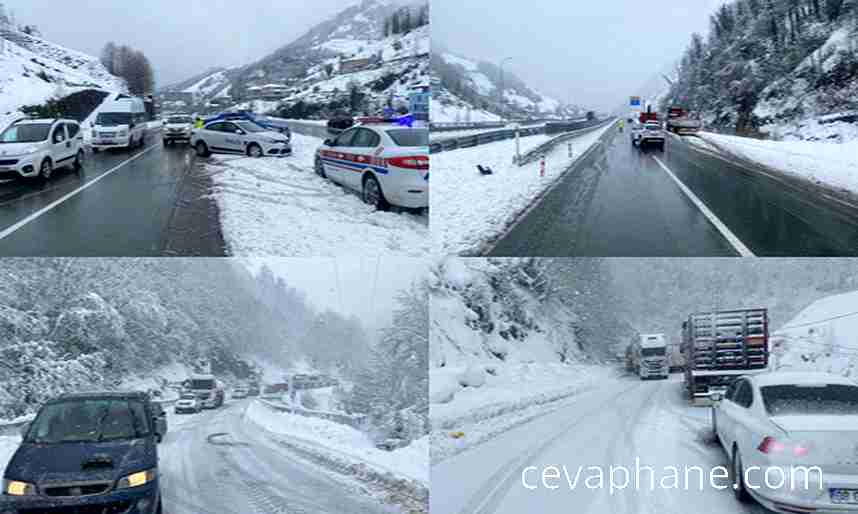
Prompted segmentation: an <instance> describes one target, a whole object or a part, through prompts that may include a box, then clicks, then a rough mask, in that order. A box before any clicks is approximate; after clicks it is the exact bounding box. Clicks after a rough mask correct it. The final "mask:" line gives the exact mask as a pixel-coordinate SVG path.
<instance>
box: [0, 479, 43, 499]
mask: <svg viewBox="0 0 858 514" xmlns="http://www.w3.org/2000/svg"><path fill="white" fill-rule="evenodd" d="M3 494H7V495H9V496H34V495H35V494H36V486H35V485H33V484H31V483H29V482H21V481H20V480H6V479H5V478H4V479H3Z"/></svg>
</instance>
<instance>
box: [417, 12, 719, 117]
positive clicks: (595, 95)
mask: <svg viewBox="0 0 858 514" xmlns="http://www.w3.org/2000/svg"><path fill="white" fill-rule="evenodd" d="M721 3H724V0H648V1H646V2H642V1H640V0H597V1H582V0H574V1H569V0H539V1H538V2H498V1H497V0H467V1H466V2H463V1H462V0H432V42H433V47H437V45H438V44H441V45H443V46H445V47H446V48H448V49H449V50H450V51H452V52H454V53H455V52H459V53H462V54H465V55H467V56H470V57H474V58H479V59H481V60H486V61H490V62H494V63H497V62H498V61H500V60H501V59H503V58H505V57H512V61H510V62H509V63H507V64H506V65H505V66H504V69H508V70H512V71H513V72H515V74H516V75H518V76H519V77H520V78H521V79H523V80H524V81H525V83H527V84H528V85H529V86H531V87H535V88H537V89H540V90H541V91H543V92H544V93H546V94H549V95H551V96H554V97H555V98H557V99H558V100H562V101H564V102H573V103H576V104H584V105H586V106H591V107H595V108H598V109H607V110H613V109H614V108H616V107H618V106H619V105H622V104H624V103H625V102H626V101H627V100H628V99H627V98H626V97H628V96H630V95H631V94H634V92H635V89H637V88H639V87H640V86H642V85H643V84H644V83H646V82H647V81H649V79H651V78H652V77H653V75H654V74H656V73H660V72H661V71H663V70H664V69H668V68H669V66H670V65H671V64H672V63H673V62H675V61H676V60H677V59H678V58H679V57H680V56H681V53H682V51H683V50H684V49H685V47H686V45H687V44H688V42H689V40H690V38H691V34H692V33H693V32H700V33H707V32H708V28H709V21H708V20H709V14H711V13H712V12H713V11H714V10H715V8H716V7H717V6H718V5H720V4H721Z"/></svg>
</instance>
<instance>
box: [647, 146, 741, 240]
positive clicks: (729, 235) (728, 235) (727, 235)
mask: <svg viewBox="0 0 858 514" xmlns="http://www.w3.org/2000/svg"><path fill="white" fill-rule="evenodd" d="M652 158H653V159H655V162H657V163H658V165H659V166H661V169H663V170H664V171H665V172H666V173H667V174H668V176H669V177H670V178H671V179H673V181H674V182H676V185H677V186H679V189H680V190H681V191H682V192H683V193H685V196H687V197H688V199H689V200H691V203H693V204H694V205H695V206H696V207H697V208H698V209H699V210H700V212H702V213H703V215H704V216H706V219H708V220H709V222H710V223H712V224H713V225H715V228H717V229H718V232H721V235H722V236H724V239H726V240H727V242H728V243H730V245H732V246H733V249H734V250H736V252H738V253H739V255H741V256H742V257H756V256H755V255H754V252H752V251H751V250H750V249H749V248H748V247H747V246H746V245H745V243H743V242H742V241H741V240H740V239H739V238H738V237H737V236H736V234H734V233H733V232H732V231H731V230H730V229H729V228H728V227H727V225H725V224H724V222H722V221H721V220H719V219H718V217H717V216H715V214H714V213H713V212H712V211H711V210H709V207H706V204H705V203H703V201H702V200H701V199H700V198H697V195H695V194H694V193H693V192H692V191H691V190H690V189H688V187H686V186H685V184H683V183H682V181H681V180H679V178H677V176H676V175H674V174H673V172H672V171H670V168H668V167H667V166H665V164H664V163H663V162H661V159H659V158H658V157H656V156H655V155H653V156H652Z"/></svg>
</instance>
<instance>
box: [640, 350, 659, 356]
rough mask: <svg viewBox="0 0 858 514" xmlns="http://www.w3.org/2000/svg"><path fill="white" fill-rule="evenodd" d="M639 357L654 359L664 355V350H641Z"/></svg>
mask: <svg viewBox="0 0 858 514" xmlns="http://www.w3.org/2000/svg"><path fill="white" fill-rule="evenodd" d="M641 355H643V356H644V357H656V356H659V355H664V348H642V349H641Z"/></svg>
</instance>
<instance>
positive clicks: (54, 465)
mask: <svg viewBox="0 0 858 514" xmlns="http://www.w3.org/2000/svg"><path fill="white" fill-rule="evenodd" d="M157 464H158V459H157V454H156V450H155V444H154V442H153V441H151V440H149V439H133V440H129V441H110V442H103V443H62V444H31V443H23V444H21V446H20V447H19V448H18V450H17V451H16V452H15V454H14V455H13V456H12V460H10V461H9V465H8V466H7V467H6V473H5V476H6V477H8V478H15V479H19V480H24V481H28V482H35V483H41V482H44V481H55V480H60V481H62V480H92V479H111V480H115V479H118V478H120V477H122V476H125V475H127V474H130V473H134V472H136V471H140V470H141V469H148V468H154V467H156V466H157Z"/></svg>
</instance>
